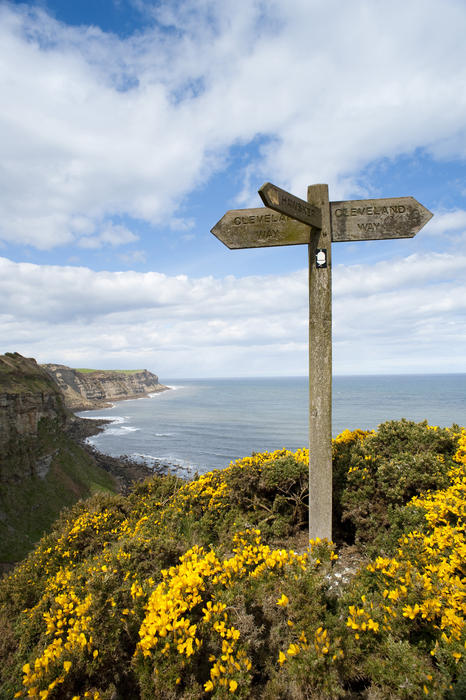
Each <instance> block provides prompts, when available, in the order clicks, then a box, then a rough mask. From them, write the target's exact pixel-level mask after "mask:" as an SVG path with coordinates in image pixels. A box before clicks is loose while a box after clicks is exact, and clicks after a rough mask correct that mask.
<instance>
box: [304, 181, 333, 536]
mask: <svg viewBox="0 0 466 700" xmlns="http://www.w3.org/2000/svg"><path fill="white" fill-rule="evenodd" d="M307 198H308V201H309V202H310V203H312V204H314V205H315V206H317V207H318V208H319V209H320V211H321V213H322V228H321V229H320V230H316V232H315V233H311V237H310V242H309V539H315V538H316V537H320V538H322V539H323V538H324V537H326V538H327V539H329V540H331V539H332V251H331V248H332V237H331V231H330V206H329V201H328V186H327V185H313V186H311V187H308V190H307Z"/></svg>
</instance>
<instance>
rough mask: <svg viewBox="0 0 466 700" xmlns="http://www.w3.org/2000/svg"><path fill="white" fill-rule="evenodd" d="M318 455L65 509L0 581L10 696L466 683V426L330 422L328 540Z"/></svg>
mask: <svg viewBox="0 0 466 700" xmlns="http://www.w3.org/2000/svg"><path fill="white" fill-rule="evenodd" d="M307 464H308V453H307V451H306V450H299V451H298V452H296V453H290V452H289V451H287V450H279V451H277V452H274V453H261V454H253V455H252V456H251V457H246V458H244V459H242V460H238V461H236V462H234V463H232V464H231V465H230V466H229V467H228V468H226V469H224V470H214V471H212V472H209V473H208V474H203V475H201V476H199V477H198V478H196V479H194V480H193V481H190V482H186V481H183V480H182V479H179V478H177V477H175V476H173V475H167V476H165V477H156V478H154V479H152V480H150V481H148V482H145V483H144V484H141V485H139V486H138V487H137V488H136V489H135V490H134V492H133V493H132V494H131V495H130V496H128V497H126V498H123V497H121V496H103V495H98V496H95V497H94V498H92V499H90V500H88V501H85V502H80V503H78V504H76V505H75V506H74V507H73V508H71V509H70V510H68V511H66V512H65V513H63V514H62V516H61V518H60V520H59V521H58V522H57V523H56V526H55V528H54V530H53V531H52V532H51V533H50V534H49V535H47V536H46V537H44V538H43V539H42V540H41V542H40V543H39V544H38V545H37V547H36V549H35V551H34V552H33V553H32V554H31V555H30V556H29V557H28V558H27V559H26V560H25V561H24V562H23V563H22V564H21V565H19V566H18V567H17V568H16V569H15V570H14V571H13V573H12V574H11V575H10V576H8V577H6V578H4V579H3V581H2V582H1V584H0V605H1V609H0V610H1V611H0V624H1V626H2V635H1V639H0V678H1V685H0V689H1V691H0V692H1V697H2V698H8V699H10V698H13V697H18V698H19V697H23V698H25V697H35V698H51V699H53V698H55V699H62V698H70V700H72V699H74V700H77V699H78V698H79V699H81V698H94V699H97V698H100V699H102V700H110V699H112V700H116V699H118V698H121V699H122V700H123V699H124V700H127V699H128V698H142V699H144V700H146V699H147V700H148V699H149V698H164V699H169V698H185V699H188V698H192V699H193V700H194V699H195V698H231V697H238V698H269V699H270V700H272V699H273V700H275V699H276V698H283V700H285V699H290V698H291V699H293V698H296V699H300V698H316V699H317V698H356V697H361V698H406V699H408V698H409V699H411V698H424V697H432V698H439V699H440V698H450V699H454V698H456V699H458V698H460V697H463V696H462V695H461V693H462V692H463V691H462V689H464V686H465V674H464V654H465V643H466V631H465V627H464V612H465V605H466V591H465V578H464V574H465V572H464V562H465V561H466V556H465V555H466V541H465V532H464V523H465V499H464V497H465V490H466V478H465V477H466V475H465V471H466V431H465V430H464V429H460V428H457V427H456V426H453V428H451V429H437V428H431V427H429V426H428V425H427V424H426V423H421V424H415V423H410V422H408V421H398V422H394V421H392V422H389V423H386V424H384V425H382V426H380V428H379V430H378V431H377V433H373V432H366V431H354V432H350V431H345V432H344V433H342V434H341V435H340V436H338V437H337V438H336V439H335V440H334V443H333V464H334V511H335V533H336V544H332V543H329V542H326V541H318V540H317V541H312V542H310V543H309V542H308V541H307V540H306V532H307V520H308V514H307V502H308V492H307V488H308V466H307ZM356 559H357V561H358V562H361V561H363V563H362V565H360V566H359V569H358V570H357V571H356V568H355V566H354V561H355V560H356ZM341 581H345V583H344V585H343V584H342V583H341Z"/></svg>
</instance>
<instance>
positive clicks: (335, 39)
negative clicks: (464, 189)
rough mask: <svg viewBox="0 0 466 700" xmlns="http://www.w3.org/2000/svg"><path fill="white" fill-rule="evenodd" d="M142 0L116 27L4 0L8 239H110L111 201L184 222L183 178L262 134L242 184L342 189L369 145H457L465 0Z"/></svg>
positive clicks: (464, 108) (374, 154)
mask: <svg viewBox="0 0 466 700" xmlns="http://www.w3.org/2000/svg"><path fill="white" fill-rule="evenodd" d="M146 8H147V10H148V11H152V12H153V14H154V17H155V19H156V20H157V22H156V23H153V24H151V25H148V26H147V27H146V29H145V30H144V31H142V32H140V33H138V34H135V35H133V36H130V37H128V38H125V39H121V38H118V37H116V36H115V35H110V34H105V33H104V32H102V31H100V30H99V29H97V28H95V27H73V28H72V27H68V26H65V25H63V24H61V23H59V22H57V21H55V20H54V19H52V18H51V17H49V16H48V15H47V14H46V13H45V12H43V11H41V10H38V9H34V10H31V9H30V8H27V6H21V5H19V6H16V5H11V4H3V5H2V6H1V7H0V66H1V68H0V71H1V72H0V81H1V86H2V111H1V114H0V134H1V143H2V168H1V170H0V222H1V223H0V238H1V239H3V240H4V241H8V242H20V243H24V244H28V245H31V246H35V247H37V248H40V249H44V250H46V249H49V248H52V247H54V246H59V245H64V244H71V243H74V242H76V241H78V242H80V245H81V246H82V245H87V246H88V247H90V246H95V247H97V246H101V245H103V244H104V243H106V242H107V243H108V242H109V243H110V244H112V242H111V241H105V240H104V239H103V238H102V234H101V233H99V231H101V230H102V228H103V227H104V226H105V224H108V222H109V221H111V219H112V217H115V216H121V215H126V216H129V217H133V218H136V219H140V220H144V221H147V222H150V223H152V224H161V225H162V224H163V225H166V226H167V228H169V227H170V226H171V228H172V229H174V230H176V229H183V228H184V227H189V226H190V218H188V219H187V223H180V220H182V219H183V217H182V216H181V217H180V214H179V212H177V208H178V206H179V204H180V202H182V201H183V196H184V195H187V194H188V193H190V192H191V191H192V190H193V189H195V188H196V187H199V186H200V185H201V184H202V183H203V182H206V180H207V179H208V178H209V177H210V176H211V175H212V173H214V172H215V171H217V170H219V169H220V168H222V167H224V166H225V163H226V162H227V161H228V157H229V152H230V149H231V148H232V146H234V145H239V146H245V145H247V144H249V143H252V142H254V141H255V142H257V140H258V142H259V143H261V144H262V145H261V147H260V148H259V153H258V154H256V155H255V156H251V157H249V158H247V159H246V161H245V162H244V163H243V164H242V165H241V169H242V170H241V171H240V173H239V181H241V179H242V180H243V188H242V187H241V184H240V185H239V187H238V191H239V192H241V191H242V198H243V200H244V201H245V202H247V200H248V196H249V195H248V193H249V192H250V190H251V188H250V187H249V179H254V180H255V181H256V180H259V181H260V180H262V179H265V178H266V177H269V175H270V173H274V177H275V178H276V180H277V181H279V182H281V183H283V184H284V185H287V186H289V187H290V188H291V189H292V190H293V191H295V192H297V193H299V192H303V194H304V192H305V187H306V185H307V184H308V183H309V182H312V181H326V182H329V183H330V184H331V186H332V190H333V193H334V196H335V198H339V197H345V196H347V194H348V193H349V192H351V194H352V195H354V194H355V193H357V192H358V191H360V192H361V194H364V192H363V190H364V183H360V182H359V181H358V180H357V179H355V177H354V175H353V174H354V173H357V172H358V171H359V170H360V169H361V168H363V167H364V166H365V165H367V164H368V163H370V162H371V161H373V160H374V159H375V158H380V157H386V156H387V155H388V156H390V157H395V156H396V155H398V154H403V153H411V152H413V151H414V150H415V149H416V148H423V149H424V150H426V151H428V152H430V153H432V154H433V155H434V156H435V157H439V158H444V157H465V156H466V150H465V148H466V147H465V143H466V139H465V138H464V136H465V133H464V124H465V123H466V96H465V91H464V85H465V84H466V44H465V42H464V35H465V30H466V7H465V6H464V3H461V2H457V1H456V0H447V1H446V2H443V3H438V2H436V1H435V0H413V1H412V2H409V3H406V2H404V0H389V1H388V2H384V3H369V2H367V0H357V1H356V2H352V3H341V2H339V1H337V0H329V1H327V2H307V1H304V0H290V2H286V3H284V2H279V0H271V1H270V2H267V3H264V2H263V0H254V1H251V0H225V2H221V3H218V2H214V0H207V1H206V2H202V3H200V2H193V1H192V0H184V1H182V2H180V3H169V4H164V5H162V7H157V6H156V5H155V4H152V3H148V4H146ZM253 189H255V187H254V188H253ZM83 217H84V219H85V221H83ZM83 224H84V225H85V228H86V230H85V231H83V228H82V227H83ZM83 236H84V237H83ZM131 240H132V239H130V238H128V236H127V237H126V239H125V240H122V239H121V237H120V244H122V245H123V244H125V243H128V242H131ZM93 241H94V242H93Z"/></svg>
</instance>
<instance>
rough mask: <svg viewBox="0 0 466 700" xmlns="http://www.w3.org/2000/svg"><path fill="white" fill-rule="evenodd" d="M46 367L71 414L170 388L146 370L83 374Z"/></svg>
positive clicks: (88, 372) (98, 371) (58, 367)
mask: <svg viewBox="0 0 466 700" xmlns="http://www.w3.org/2000/svg"><path fill="white" fill-rule="evenodd" d="M42 367H43V368H44V370H45V371H46V372H48V374H49V375H50V376H51V377H52V378H53V379H54V381H55V382H56V383H57V384H58V386H59V387H60V389H61V390H62V392H63V396H64V399H65V405H66V407H67V408H68V409H70V410H71V411H83V410H89V409H95V408H105V407H108V406H109V402H113V401H121V400H123V399H136V398H141V397H143V396H147V395H148V394H152V393H156V392H159V391H165V390H167V389H168V387H166V386H164V385H163V384H160V383H159V378H158V377H157V375H156V374H153V373H152V372H149V371H148V370H146V369H144V370H138V371H114V370H92V371H88V370H87V371H82V370H77V369H72V368H71V367H66V366H65V365H56V364H46V365H42Z"/></svg>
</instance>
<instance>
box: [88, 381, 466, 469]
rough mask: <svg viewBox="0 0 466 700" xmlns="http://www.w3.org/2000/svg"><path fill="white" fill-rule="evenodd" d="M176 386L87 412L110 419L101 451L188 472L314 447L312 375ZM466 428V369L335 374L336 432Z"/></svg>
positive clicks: (97, 443) (98, 443) (99, 440)
mask: <svg viewBox="0 0 466 700" xmlns="http://www.w3.org/2000/svg"><path fill="white" fill-rule="evenodd" d="M164 384H166V385H168V386H170V390H168V391H164V392H161V393H157V394H152V395H151V396H148V397H144V398H141V399H136V400H128V401H121V402H118V403H116V404H114V405H113V406H112V407H111V408H108V409H105V410H98V411H83V412H80V413H78V415H80V416H82V417H84V418H105V419H107V420H110V421H111V423H109V424H108V426H107V427H106V429H105V430H104V432H103V433H100V434H99V435H96V436H93V437H92V438H89V439H88V441H89V442H90V443H91V444H92V445H93V446H94V447H95V448H96V449H97V450H99V451H100V452H102V453H104V454H109V455H112V456H119V455H126V456H129V457H131V458H133V459H135V460H144V461H145V462H146V463H147V464H149V465H155V464H165V465H168V466H171V467H173V468H178V469H180V470H181V471H184V472H187V473H196V472H197V473H204V472H206V471H210V470H211V469H217V468H218V469H222V468H224V467H226V466H227V465H228V464H229V463H230V462H231V461H232V460H235V459H238V458H241V457H244V456H247V455H250V454H251V453H252V452H263V451H266V450H268V451H272V450H276V449H280V448H282V447H286V448H288V449H290V450H293V451H294V450H297V449H298V448H300V447H305V446H307V445H308V415H309V409H308V403H309V399H308V386H309V385H308V379H307V377H273V378H258V379H253V378H246V379H241V378H234V379H233V378H229V379H174V380H165V381H164ZM400 418H406V419H408V420H413V421H416V422H419V421H423V420H427V421H428V423H429V424H430V425H438V426H442V427H446V426H451V425H452V424H458V425H461V426H466V374H437V375H435V374H429V375H421V374H416V375H396V376H394V375H390V376H388V375H382V376H347V377H344V376H335V377H334V378H333V407H332V429H333V435H334V436H336V435H337V434H339V433H341V432H342V431H343V430H345V429H346V428H348V429H350V430H354V429H355V428H361V429H376V428H377V426H378V425H380V423H383V422H385V421H387V420H393V419H396V420H398V419H400Z"/></svg>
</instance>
